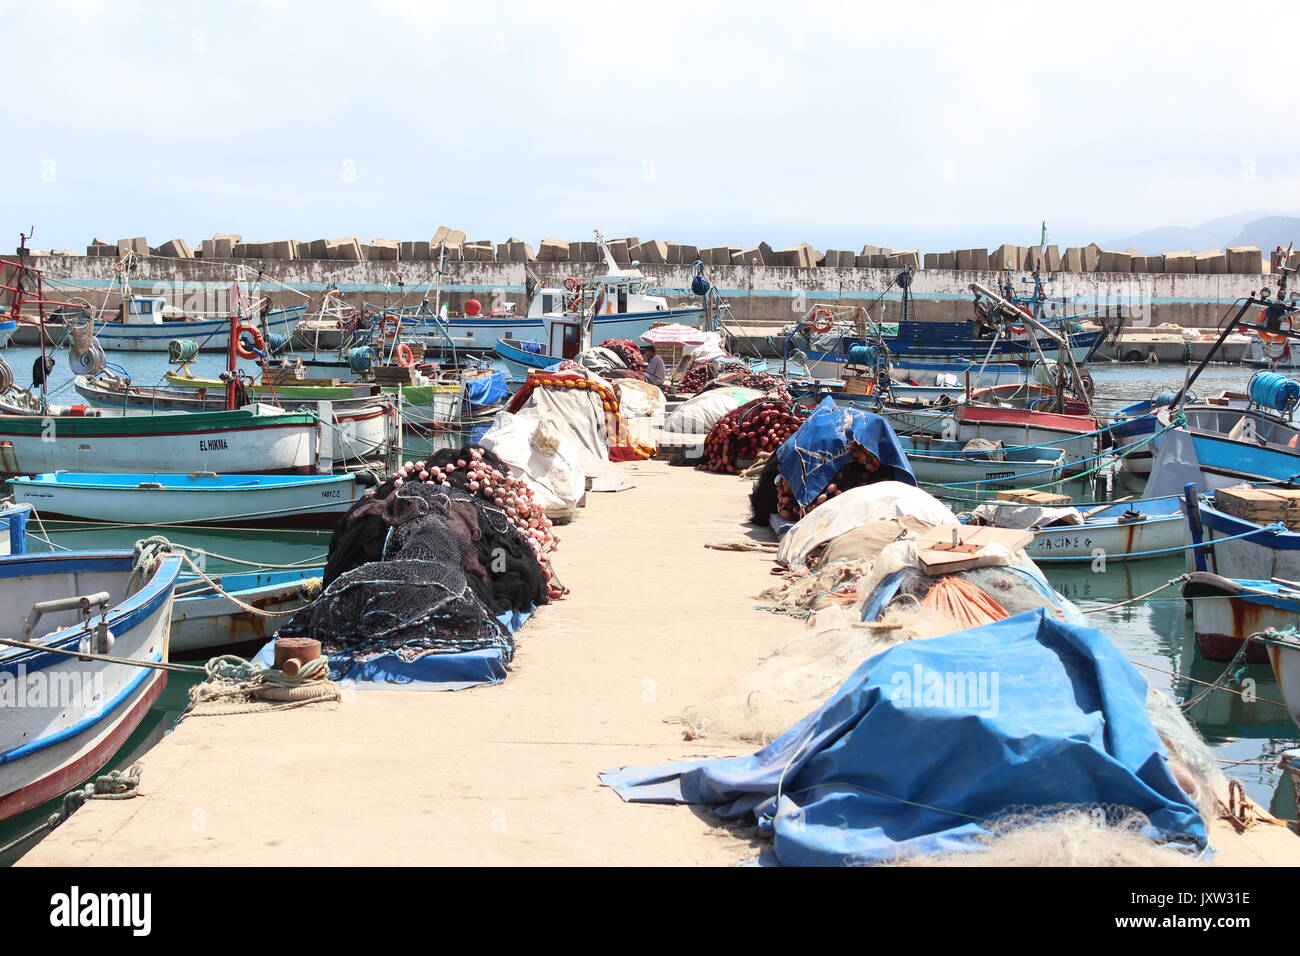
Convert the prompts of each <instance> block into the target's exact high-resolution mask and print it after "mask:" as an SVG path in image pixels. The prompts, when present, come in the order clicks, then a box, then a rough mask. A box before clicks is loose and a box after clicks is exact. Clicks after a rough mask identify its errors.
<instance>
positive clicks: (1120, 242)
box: [1101, 209, 1300, 256]
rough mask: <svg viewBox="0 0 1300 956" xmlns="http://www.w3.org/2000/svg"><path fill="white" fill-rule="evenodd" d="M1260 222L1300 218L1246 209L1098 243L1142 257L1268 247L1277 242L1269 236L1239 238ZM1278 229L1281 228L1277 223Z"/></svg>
mask: <svg viewBox="0 0 1300 956" xmlns="http://www.w3.org/2000/svg"><path fill="white" fill-rule="evenodd" d="M1260 223H1279V224H1281V223H1293V224H1298V225H1300V220H1298V219H1290V218H1287V217H1285V216H1273V215H1270V214H1269V212H1268V210H1263V209H1252V210H1251V211H1249V212H1242V213H1238V214H1237V215H1235V216H1224V217H1222V218H1220V219H1211V220H1210V221H1209V222H1203V223H1201V224H1200V225H1199V226H1193V227H1192V228H1190V229H1188V228H1186V227H1184V226H1160V227H1158V228H1156V229H1148V230H1147V231H1146V232H1139V233H1137V234H1136V235H1132V236H1124V237H1122V238H1119V239H1107V240H1106V241H1105V242H1103V243H1101V247H1102V248H1103V249H1119V250H1122V249H1127V248H1128V247H1129V246H1133V247H1134V248H1136V249H1137V250H1138V252H1140V253H1142V255H1144V256H1158V255H1160V254H1161V253H1162V252H1181V251H1183V250H1186V251H1188V252H1201V251H1203V250H1205V249H1223V248H1226V247H1227V246H1259V247H1260V248H1261V249H1265V248H1267V249H1272V248H1273V246H1275V245H1277V242H1276V241H1275V240H1272V239H1269V240H1267V241H1266V242H1257V241H1256V240H1255V239H1253V238H1242V237H1243V236H1248V235H1252V234H1253V227H1255V226H1256V225H1258V224H1260ZM1279 228H1281V227H1280V225H1279ZM1260 234H1261V235H1264V234H1265V233H1264V230H1262V229H1261V231H1260ZM1270 235H1271V233H1270ZM1295 237H1296V239H1297V244H1300V233H1295ZM1287 241H1290V240H1289V239H1288V240H1287ZM1282 245H1286V242H1283V243H1282Z"/></svg>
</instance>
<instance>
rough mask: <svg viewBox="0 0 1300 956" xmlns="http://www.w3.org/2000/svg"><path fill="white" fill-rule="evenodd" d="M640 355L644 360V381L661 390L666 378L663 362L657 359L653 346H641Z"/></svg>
mask: <svg viewBox="0 0 1300 956" xmlns="http://www.w3.org/2000/svg"><path fill="white" fill-rule="evenodd" d="M641 355H642V357H644V358H645V380H646V381H647V382H649V383H650V384H651V385H657V386H659V387H660V388H663V387H664V379H665V378H667V377H668V367H667V366H666V365H664V360H663V359H661V358H660V357H659V354H658V353H657V352H656V351H655V347H654V346H653V345H643V346H641Z"/></svg>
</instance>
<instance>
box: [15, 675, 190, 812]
mask: <svg viewBox="0 0 1300 956" xmlns="http://www.w3.org/2000/svg"><path fill="white" fill-rule="evenodd" d="M166 684H167V672H166V671H155V672H154V676H153V677H151V678H149V680H148V681H147V682H146V684H145V692H144V694H143V695H142V696H140V697H138V698H136V702H135V703H134V704H133V705H132V706H131V709H130V710H128V711H127V712H126V713H125V714H124V715H122V717H121V719H120V720H119V721H118V722H117V725H116V726H115V727H114V728H113V730H112V731H111V732H110V733H109V735H108V736H107V737H105V738H104V739H103V740H101V741H100V742H99V744H98V745H96V747H95V749H94V750H92V751H90V752H89V753H88V754H86V755H85V756H84V757H81V758H80V759H78V760H75V761H73V762H72V763H70V764H67V765H65V766H63V767H60V768H59V769H58V770H56V771H54V773H52V774H50V775H49V776H46V777H42V778H41V779H40V780H36V781H33V782H32V783H29V784H28V785H27V786H25V787H22V788H20V789H18V790H15V791H13V792H12V793H7V794H5V795H4V796H3V797H0V820H4V819H7V818H9V817H12V816H13V815H14V814H17V813H22V812H23V811H24V810H30V809H31V808H32V807H35V806H39V805H40V804H42V803H44V802H45V801H46V800H50V799H53V798H54V797H57V796H58V795H59V794H61V793H67V792H68V791H69V790H71V789H72V788H73V787H75V786H77V785H78V784H80V783H81V782H82V781H83V780H85V779H86V778H87V777H89V776H91V775H93V774H94V773H95V772H96V771H97V770H99V769H100V768H102V767H103V766H104V764H106V763H108V762H109V760H111V759H112V757H113V754H115V753H117V751H118V750H119V749H120V748H121V746H122V744H124V743H125V742H126V739H127V738H128V737H130V736H131V732H132V731H133V730H135V728H136V727H138V726H139V725H140V721H141V720H143V719H144V715H145V713H146V712H147V711H148V710H149V708H150V707H152V706H153V702H154V701H156V700H157V699H158V695H159V694H161V693H162V691H163V687H164V686H166ZM104 719H105V720H111V719H112V717H111V716H106V717H105V718H104ZM18 766H20V767H21V766H22V762H21V761H19V762H18Z"/></svg>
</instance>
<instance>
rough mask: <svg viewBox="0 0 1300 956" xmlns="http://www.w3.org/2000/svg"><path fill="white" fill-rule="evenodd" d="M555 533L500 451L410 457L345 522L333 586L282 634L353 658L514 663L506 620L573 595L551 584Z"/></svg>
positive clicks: (331, 564)
mask: <svg viewBox="0 0 1300 956" xmlns="http://www.w3.org/2000/svg"><path fill="white" fill-rule="evenodd" d="M550 528H551V524H550V521H549V520H548V519H546V517H545V515H544V514H543V513H542V511H541V509H540V508H539V507H537V506H535V505H534V504H533V502H532V496H531V491H530V490H529V489H528V487H527V485H526V484H524V483H523V482H520V481H518V480H517V479H515V478H513V476H511V475H510V474H509V468H508V467H507V466H506V465H505V464H504V463H503V462H501V461H500V459H498V458H496V456H494V455H492V453H491V452H488V451H486V450H484V449H482V448H480V447H478V446H472V445H467V446H465V447H463V448H460V449H443V450H441V451H439V452H435V453H434V454H433V455H431V456H430V457H429V458H428V459H427V460H425V461H423V462H419V463H414V462H408V463H407V464H405V465H403V466H402V467H401V468H400V469H398V470H397V471H395V472H394V473H393V475H392V476H390V478H389V479H388V480H387V481H385V482H384V483H383V484H382V485H380V486H379V487H378V488H376V489H375V490H374V491H373V493H368V494H367V495H366V496H365V497H364V498H362V499H361V501H359V502H357V504H355V505H353V507H352V508H351V510H349V511H348V513H347V514H346V515H344V517H343V519H342V520H341V521H340V522H339V524H338V526H337V527H336V528H335V529H334V535H333V537H332V538H331V540H330V548H329V556H328V562H327V564H326V566H325V574H324V579H323V584H324V590H323V591H322V593H321V595H320V597H318V598H317V599H316V600H315V601H313V602H312V603H311V604H310V605H308V606H307V607H305V608H303V609H302V610H301V611H299V612H298V613H297V614H295V615H294V617H293V618H292V619H291V620H290V621H289V623H287V624H285V625H284V626H283V627H282V628H281V629H280V632H279V633H280V636H282V637H311V638H315V639H316V640H319V641H321V643H322V645H323V646H324V648H325V650H326V652H327V653H337V652H341V651H342V652H347V653H349V654H352V655H353V656H354V657H363V656H366V655H372V654H380V653H386V652H396V653H398V654H400V655H402V656H404V657H406V658H407V659H411V658H414V657H417V656H420V655H422V654H427V653H435V654H448V653H459V652H464V651H474V650H483V649H488V648H506V649H507V651H508V654H507V658H508V657H509V654H510V653H513V647H514V645H513V640H512V638H511V637H510V634H509V632H508V631H507V629H506V628H505V627H504V626H503V625H502V624H501V623H500V622H499V621H498V620H497V616H498V615H502V614H505V613H507V612H511V611H517V612H526V611H529V610H531V609H532V608H533V607H536V606H539V605H542V604H545V603H547V601H548V599H549V598H550V597H554V596H558V595H559V594H561V593H563V588H562V587H561V586H560V585H559V584H558V582H556V581H554V580H551V581H548V575H549V572H550V569H549V565H548V564H547V563H546V557H545V555H546V554H547V553H548V552H549V551H550V550H553V549H554V547H555V545H556V539H555V537H554V535H553V534H552V533H551V530H550Z"/></svg>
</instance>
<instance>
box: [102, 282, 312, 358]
mask: <svg viewBox="0 0 1300 956" xmlns="http://www.w3.org/2000/svg"><path fill="white" fill-rule="evenodd" d="M306 312H307V306H306V305H305V304H303V305H292V306H289V307H288V308H284V309H272V310H269V311H267V312H265V313H263V314H262V315H261V316H260V317H259V320H258V324H259V326H260V328H261V332H262V334H263V336H264V337H265V338H266V339H267V340H268V341H269V340H270V339H271V337H272V336H276V337H282V338H280V339H279V340H280V341H287V340H288V339H289V337H290V336H292V335H293V331H294V329H295V328H297V326H298V323H299V322H300V321H301V320H302V317H303V315H304V314H306ZM94 335H95V338H97V339H98V340H99V344H100V345H101V346H102V347H103V348H104V349H105V350H107V351H110V352H166V351H167V350H168V346H169V345H170V344H171V342H172V340H173V339H175V338H177V337H178V336H184V337H185V338H187V339H190V340H192V341H193V342H195V343H196V344H197V346H198V351H200V352H224V351H226V349H227V348H228V347H229V344H230V323H229V320H228V319H227V318H226V317H224V316H222V317H220V318H215V319H198V318H192V317H189V316H185V315H181V314H173V313H170V312H168V311H167V300H166V299H165V298H163V297H162V296H127V297H126V298H124V299H123V300H122V305H121V310H120V312H119V314H118V315H117V316H115V317H114V318H112V319H111V320H108V321H102V322H96V323H95V325H94Z"/></svg>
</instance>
